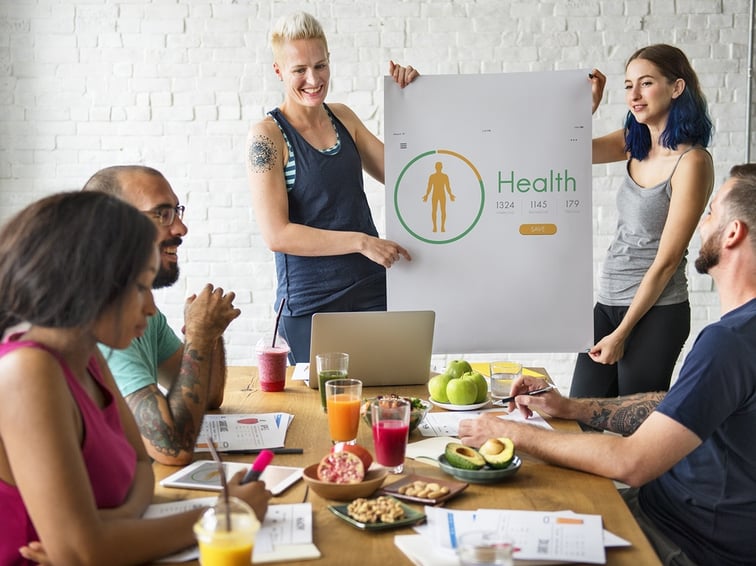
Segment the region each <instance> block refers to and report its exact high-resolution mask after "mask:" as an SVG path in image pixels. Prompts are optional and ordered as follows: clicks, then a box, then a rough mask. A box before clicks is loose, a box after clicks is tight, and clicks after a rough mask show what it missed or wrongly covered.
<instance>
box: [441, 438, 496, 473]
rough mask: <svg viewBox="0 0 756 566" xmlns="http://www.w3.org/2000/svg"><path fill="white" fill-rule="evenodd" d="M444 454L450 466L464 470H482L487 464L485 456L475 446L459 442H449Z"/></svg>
mask: <svg viewBox="0 0 756 566" xmlns="http://www.w3.org/2000/svg"><path fill="white" fill-rule="evenodd" d="M444 456H446V461H447V462H449V465H450V466H454V467H455V468H461V469H463V470H480V469H481V468H482V467H483V466H485V465H486V461H485V460H484V459H483V456H481V455H480V454H479V453H478V451H477V450H475V448H471V447H470V446H465V445H464V444H460V443H459V442H450V443H449V444H447V445H446V450H444Z"/></svg>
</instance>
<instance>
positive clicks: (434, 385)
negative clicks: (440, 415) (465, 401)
mask: <svg viewBox="0 0 756 566" xmlns="http://www.w3.org/2000/svg"><path fill="white" fill-rule="evenodd" d="M451 379H452V376H451V375H449V374H448V373H441V374H439V375H434V376H433V377H431V378H430V379H429V380H428V393H430V396H431V399H433V400H434V401H438V402H439V403H448V402H449V397H448V396H447V395H446V385H447V384H448V383H449V382H450V381H451Z"/></svg>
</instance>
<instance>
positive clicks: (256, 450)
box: [223, 448, 304, 454]
mask: <svg viewBox="0 0 756 566" xmlns="http://www.w3.org/2000/svg"><path fill="white" fill-rule="evenodd" d="M263 450H265V449H263V448H250V449H249V450H224V451H223V452H224V454H260V453H261V452H262V451H263ZM268 451H269V452H273V454H304V449H302V448H270V449H269V450H268Z"/></svg>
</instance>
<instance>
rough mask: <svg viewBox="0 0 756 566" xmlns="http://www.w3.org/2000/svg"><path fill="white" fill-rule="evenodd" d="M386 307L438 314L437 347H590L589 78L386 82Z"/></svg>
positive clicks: (536, 75) (550, 75)
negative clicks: (391, 250) (390, 245)
mask: <svg viewBox="0 0 756 566" xmlns="http://www.w3.org/2000/svg"><path fill="white" fill-rule="evenodd" d="M384 87H385V113H386V128H385V145H386V233H387V238H388V239H390V240H394V241H397V242H399V243H400V244H401V245H403V246H404V247H406V248H407V250H408V251H409V252H410V254H411V255H412V258H413V259H412V261H411V262H407V261H403V260H402V261H399V262H397V263H395V264H394V265H393V266H392V267H391V268H390V269H389V270H388V308H389V310H416V309H432V310H434V311H436V332H435V339H434V346H433V351H434V353H436V354H443V353H468V352H470V353H506V352H578V351H581V350H584V349H586V348H588V347H590V346H591V345H592V343H593V340H592V337H593V274H592V269H593V244H592V219H591V216H592V214H591V88H590V81H589V80H588V71H587V70H575V71H548V72H526V73H503V74H482V75H424V76H421V77H419V78H418V79H417V80H416V81H415V82H413V83H412V84H411V85H409V86H408V87H407V88H404V89H400V88H398V87H397V85H396V84H394V82H393V80H392V79H391V78H390V77H386V78H385V83H384Z"/></svg>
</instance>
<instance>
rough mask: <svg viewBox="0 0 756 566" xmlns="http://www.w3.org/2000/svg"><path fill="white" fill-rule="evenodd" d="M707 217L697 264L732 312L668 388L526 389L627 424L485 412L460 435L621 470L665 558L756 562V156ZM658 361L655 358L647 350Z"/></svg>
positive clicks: (597, 469)
mask: <svg viewBox="0 0 756 566" xmlns="http://www.w3.org/2000/svg"><path fill="white" fill-rule="evenodd" d="M730 175H731V176H730V178H729V179H727V181H725V183H724V184H723V185H722V187H721V188H720V190H719V192H718V193H717V195H716V196H715V197H714V199H713V200H712V202H711V206H710V210H709V211H708V213H707V214H706V215H705V216H704V218H703V219H702V220H701V222H700V224H699V231H700V234H701V241H702V245H701V250H700V254H699V257H698V258H697V259H696V262H695V265H696V269H697V270H698V271H699V272H700V273H708V274H709V275H711V277H712V278H713V279H714V282H715V283H716V285H717V289H718V292H719V298H720V304H721V311H722V317H721V319H720V320H719V321H717V322H715V323H713V324H711V325H709V326H707V327H706V328H704V329H703V330H702V331H701V333H700V334H699V335H698V337H697V338H696V341H695V343H694V345H693V348H692V349H691V351H690V353H689V355H688V356H687V358H686V359H685V363H684V364H683V366H682V368H681V370H680V375H679V377H678V379H677V381H676V382H675V383H674V385H673V386H672V388H671V389H670V390H669V392H668V393H664V392H657V393H640V394H636V395H630V396H626V397H619V398H614V399H570V398H566V397H562V396H561V395H559V393H556V392H550V393H546V394H544V395H537V396H535V395H534V396H528V395H525V393H527V392H528V391H532V390H534V389H537V388H539V387H542V386H543V385H544V382H543V381H542V380H537V379H534V378H530V377H523V378H520V379H518V380H517V381H515V382H514V383H513V384H512V393H513V394H516V395H518V396H517V398H516V399H515V403H513V406H514V405H515V404H516V406H517V407H518V408H519V410H520V411H522V412H523V413H524V414H525V415H526V416H529V415H530V414H532V413H531V411H532V410H538V411H540V412H542V413H546V414H549V415H552V416H556V417H562V418H570V419H575V420H578V421H580V422H583V423H586V424H588V425H591V426H592V427H595V428H600V429H603V430H608V431H612V432H615V433H619V435H609V434H595V433H583V434H574V433H572V434H569V433H560V432H555V431H549V430H543V429H541V428H538V427H534V426H528V425H527V424H521V423H514V422H511V421H505V420H502V419H499V418H497V417H495V416H491V415H484V416H482V417H480V418H478V419H471V420H464V421H462V422H461V423H460V426H459V436H460V438H461V440H462V442H464V443H465V444H469V445H472V446H480V445H481V444H482V443H483V442H485V440H486V439H488V438H492V437H501V436H507V437H509V438H511V439H512V440H513V442H514V444H515V446H516V447H517V449H518V450H521V451H523V452H527V453H529V454H532V455H534V456H536V457H538V458H540V459H543V460H545V461H547V462H550V463H553V464H557V465H561V466H566V467H570V468H575V469H578V470H583V471H586V472H591V473H594V474H599V475H602V476H606V477H609V478H613V479H616V480H620V481H622V482H624V483H626V484H628V485H630V486H632V487H631V489H628V490H627V491H626V492H625V493H624V494H623V495H624V496H625V500H626V501H627V502H628V505H629V506H630V508H631V509H632V511H633V514H634V515H635V517H636V519H637V520H638V523H639V524H640V526H641V527H642V528H643V530H644V532H645V533H646V535H647V536H648V538H649V540H650V541H651V543H652V544H653V546H654V548H655V549H656V552H657V553H658V554H659V557H660V558H661V559H662V561H663V563H664V564H732V565H735V564H738V565H742V564H756V536H754V534H756V442H754V441H753V435H754V432H756V164H747V165H738V166H735V167H733V168H732V170H731V172H730ZM649 363H653V360H649Z"/></svg>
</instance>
